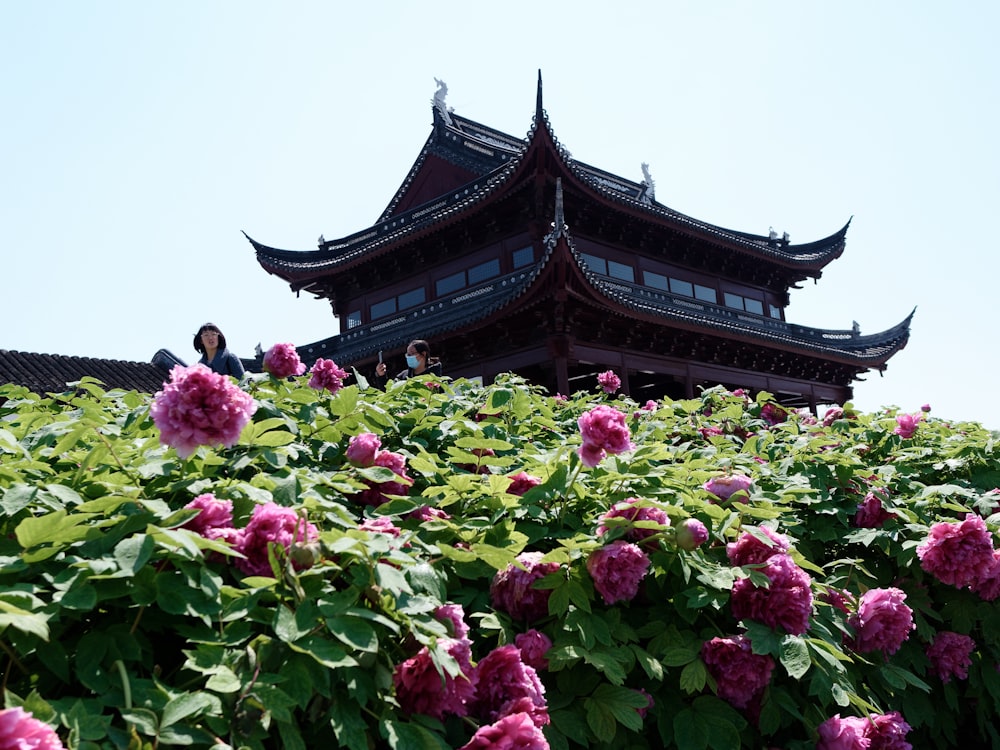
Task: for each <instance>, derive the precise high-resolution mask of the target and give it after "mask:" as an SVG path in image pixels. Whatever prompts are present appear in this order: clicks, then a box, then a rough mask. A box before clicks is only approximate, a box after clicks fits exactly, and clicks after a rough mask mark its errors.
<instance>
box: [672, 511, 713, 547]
mask: <svg viewBox="0 0 1000 750" xmlns="http://www.w3.org/2000/svg"><path fill="white" fill-rule="evenodd" d="M674 541H675V542H676V544H677V546H678V547H680V548H681V549H682V550H686V551H687V552H691V551H692V550H696V549H698V547H700V546H701V545H703V544H704V543H705V542H707V541H708V529H707V528H705V524H703V523H702V522H701V521H699V520H698V519H697V518H685V519H684V520H683V521H681V524H680V526H678V527H677V535H676V536H675V537H674Z"/></svg>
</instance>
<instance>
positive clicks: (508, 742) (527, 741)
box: [459, 712, 549, 750]
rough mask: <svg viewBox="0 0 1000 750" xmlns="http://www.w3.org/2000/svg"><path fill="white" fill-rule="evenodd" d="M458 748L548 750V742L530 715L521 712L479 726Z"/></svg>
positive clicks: (477, 749)
mask: <svg viewBox="0 0 1000 750" xmlns="http://www.w3.org/2000/svg"><path fill="white" fill-rule="evenodd" d="M459 750H549V742H548V740H546V739H545V735H544V734H542V730H541V729H539V728H538V727H537V726H535V722H534V721H532V719H531V716H529V715H528V714H526V713H523V712H521V713H516V714H509V715H507V716H504V717H503V718H502V719H499V720H498V721H497V722H495V723H494V724H488V725H487V726H483V727H479V729H477V730H476V733H475V734H474V735H472V739H471V740H469V741H468V742H467V743H465V744H464V745H462V747H460V748H459Z"/></svg>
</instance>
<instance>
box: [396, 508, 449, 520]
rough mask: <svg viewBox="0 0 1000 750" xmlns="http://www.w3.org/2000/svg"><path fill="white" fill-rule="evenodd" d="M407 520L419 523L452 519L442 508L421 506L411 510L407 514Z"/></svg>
mask: <svg viewBox="0 0 1000 750" xmlns="http://www.w3.org/2000/svg"><path fill="white" fill-rule="evenodd" d="M406 517H407V518H413V519H416V520H417V521H433V520H436V519H441V520H445V521H446V520H448V519H449V518H451V516H450V515H448V514H447V513H445V512H444V511H443V510H441V509H440V508H432V507H431V506H430V505H421V506H420V507H419V508H416V509H414V510H411V511H410V512H409V513H407V514H406Z"/></svg>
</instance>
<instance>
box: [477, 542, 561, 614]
mask: <svg viewBox="0 0 1000 750" xmlns="http://www.w3.org/2000/svg"><path fill="white" fill-rule="evenodd" d="M542 556H543V555H542V553H541V552H522V553H521V554H520V555H518V556H517V561H518V562H519V563H521V566H523V569H522V567H519V566H517V565H515V564H513V563H512V564H510V565H508V566H507V567H506V568H504V569H503V570H500V571H497V574H496V575H495V576H494V577H493V581H492V582H491V583H490V599H491V600H492V602H493V606H494V607H495V608H496V609H499V610H501V611H503V612H506V613H507V614H509V615H510V616H511V617H512V618H514V619H515V620H522V621H527V622H531V621H533V620H538V619H540V618H542V617H545V616H546V615H548V613H549V595H550V594H551V593H552V592H551V591H550V590H549V589H536V588H533V587H532V584H533V583H534V582H535V581H537V580H539V579H540V578H544V577H545V576H547V575H548V574H549V573H553V572H555V571H557V570H559V563H554V562H549V563H543V562H541V560H542Z"/></svg>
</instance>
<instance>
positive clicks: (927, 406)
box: [920, 404, 931, 414]
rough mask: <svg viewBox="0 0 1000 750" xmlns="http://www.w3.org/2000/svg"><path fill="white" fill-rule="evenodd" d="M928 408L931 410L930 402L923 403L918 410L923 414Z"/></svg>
mask: <svg viewBox="0 0 1000 750" xmlns="http://www.w3.org/2000/svg"><path fill="white" fill-rule="evenodd" d="M930 410H931V405H930V404H924V405H923V406H921V407H920V411H922V412H923V413H924V414H926V413H927V412H929V411H930Z"/></svg>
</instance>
